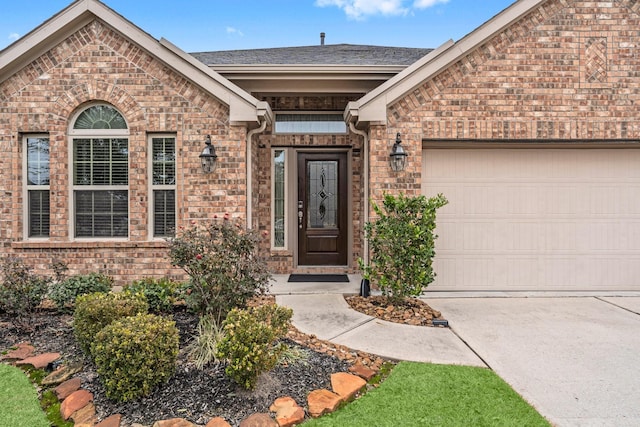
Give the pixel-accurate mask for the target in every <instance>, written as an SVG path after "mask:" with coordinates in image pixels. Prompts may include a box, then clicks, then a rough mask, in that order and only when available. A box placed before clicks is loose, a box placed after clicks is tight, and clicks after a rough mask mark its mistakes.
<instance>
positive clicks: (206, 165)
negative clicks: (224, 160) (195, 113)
mask: <svg viewBox="0 0 640 427" xmlns="http://www.w3.org/2000/svg"><path fill="white" fill-rule="evenodd" d="M204 143H205V144H206V145H205V147H204V149H203V150H202V153H201V154H200V163H201V164H202V172H204V173H211V172H213V171H214V170H216V161H217V160H218V156H217V155H216V149H215V148H214V147H213V145H211V135H207V139H205V141H204Z"/></svg>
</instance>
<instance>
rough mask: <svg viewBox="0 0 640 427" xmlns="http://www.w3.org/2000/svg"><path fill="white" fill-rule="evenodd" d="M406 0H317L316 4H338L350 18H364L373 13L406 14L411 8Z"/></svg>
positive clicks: (321, 5) (323, 5) (386, 14)
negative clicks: (407, 6) (406, 4)
mask: <svg viewBox="0 0 640 427" xmlns="http://www.w3.org/2000/svg"><path fill="white" fill-rule="evenodd" d="M403 2H404V0H316V6H319V7H327V6H336V7H339V8H340V9H343V10H344V12H345V13H346V14H347V16H348V17H349V18H352V19H364V18H365V17H367V16H371V15H384V16H390V15H406V14H407V13H409V9H408V8H406V7H404V6H403Z"/></svg>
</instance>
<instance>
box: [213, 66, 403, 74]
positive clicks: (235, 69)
mask: <svg viewBox="0 0 640 427" xmlns="http://www.w3.org/2000/svg"><path fill="white" fill-rule="evenodd" d="M207 65H208V66H209V67H210V68H211V69H213V70H215V71H216V72H218V73H221V74H257V75H281V74H282V75H287V74H311V75H314V76H315V75H319V74H320V75H322V74H339V75H342V74H347V75H350V74H354V75H368V74H397V73H399V72H401V71H402V70H404V69H405V68H407V66H406V65H341V64H335V65H332V64H321V65H318V64H283V65H273V64H271V65H270V64H207Z"/></svg>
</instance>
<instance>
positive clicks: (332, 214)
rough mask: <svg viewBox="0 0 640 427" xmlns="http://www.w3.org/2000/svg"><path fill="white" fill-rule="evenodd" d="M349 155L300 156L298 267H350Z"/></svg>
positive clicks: (315, 154) (319, 154)
mask: <svg viewBox="0 0 640 427" xmlns="http://www.w3.org/2000/svg"><path fill="white" fill-rule="evenodd" d="M347 178H348V177H347V153H344V152H343V153H298V206H297V208H298V218H297V222H298V265H347V248H348V245H347V242H348V240H349V233H348V220H347V218H348V216H347V214H348V212H347V210H348V179H347Z"/></svg>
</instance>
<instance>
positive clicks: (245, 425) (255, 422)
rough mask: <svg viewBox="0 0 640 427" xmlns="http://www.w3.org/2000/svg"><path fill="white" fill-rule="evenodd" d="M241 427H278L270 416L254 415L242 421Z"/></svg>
mask: <svg viewBox="0 0 640 427" xmlns="http://www.w3.org/2000/svg"><path fill="white" fill-rule="evenodd" d="M240 427H278V423H277V422H275V420H274V419H273V418H271V415H269V414H253V415H249V416H248V417H247V418H245V419H244V420H242V421H240Z"/></svg>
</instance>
